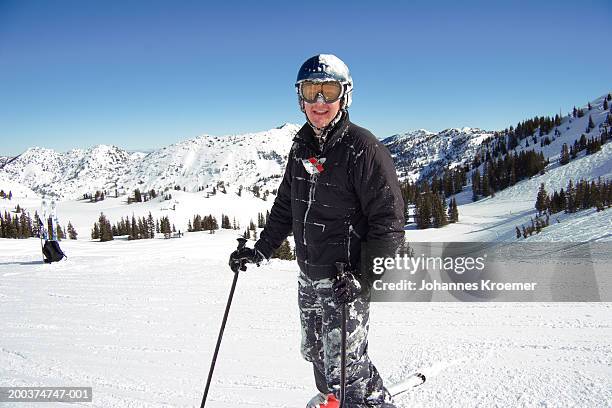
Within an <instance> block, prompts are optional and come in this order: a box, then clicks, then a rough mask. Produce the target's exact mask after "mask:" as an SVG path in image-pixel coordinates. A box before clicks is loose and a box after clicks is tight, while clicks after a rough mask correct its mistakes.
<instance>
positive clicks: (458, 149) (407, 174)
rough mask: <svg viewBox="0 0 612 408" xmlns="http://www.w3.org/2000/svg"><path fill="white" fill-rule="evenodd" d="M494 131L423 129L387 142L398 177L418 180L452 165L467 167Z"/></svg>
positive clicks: (467, 128)
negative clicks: (483, 142)
mask: <svg viewBox="0 0 612 408" xmlns="http://www.w3.org/2000/svg"><path fill="white" fill-rule="evenodd" d="M491 136H493V132H491V131H485V130H481V129H477V128H469V127H464V128H461V129H457V128H452V129H445V130H443V131H441V132H439V133H433V132H429V131H427V130H424V129H419V130H416V131H413V132H408V133H402V134H399V135H394V136H391V137H388V138H386V139H383V143H384V144H385V145H386V146H387V147H388V148H389V151H390V152H391V154H392V155H393V158H394V161H395V165H396V167H397V170H398V176H399V177H400V178H401V179H403V178H408V179H409V180H411V181H416V180H418V179H419V178H421V177H423V178H427V176H429V175H431V174H435V173H436V172H439V171H440V170H441V169H442V168H444V167H446V166H449V167H451V168H452V167H455V166H458V165H463V164H467V163H469V162H470V161H471V159H472V158H473V157H474V156H475V154H476V152H477V151H478V148H479V147H480V144H481V143H482V141H483V140H485V139H487V138H488V137H491Z"/></svg>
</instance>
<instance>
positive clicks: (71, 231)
mask: <svg viewBox="0 0 612 408" xmlns="http://www.w3.org/2000/svg"><path fill="white" fill-rule="evenodd" d="M78 235H79V234H77V232H76V230H75V229H74V227H73V226H72V223H71V222H70V221H68V238H69V239H77V236H78Z"/></svg>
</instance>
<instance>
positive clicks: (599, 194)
mask: <svg viewBox="0 0 612 408" xmlns="http://www.w3.org/2000/svg"><path fill="white" fill-rule="evenodd" d="M610 206H612V181H611V180H608V179H606V180H603V179H602V178H601V177H599V178H598V179H597V181H595V180H591V181H590V182H589V181H588V180H584V179H580V180H579V181H578V182H576V183H575V184H574V182H573V180H571V179H570V181H569V182H568V184H567V188H566V189H565V190H564V189H561V190H560V191H558V192H557V190H555V191H553V193H552V194H548V193H547V191H546V188H545V187H544V183H542V184H541V185H540V189H539V190H538V195H537V197H536V202H535V209H536V210H537V211H538V212H539V213H540V214H544V213H547V214H556V213H558V212H561V211H565V212H566V213H574V212H576V211H580V210H585V209H587V208H596V209H597V211H603V210H605V209H606V208H610Z"/></svg>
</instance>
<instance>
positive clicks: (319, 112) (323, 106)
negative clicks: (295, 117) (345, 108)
mask: <svg viewBox="0 0 612 408" xmlns="http://www.w3.org/2000/svg"><path fill="white" fill-rule="evenodd" d="M304 110H305V111H306V116H308V120H310V123H312V124H313V125H315V126H316V127H318V128H319V129H322V128H324V127H325V126H327V125H329V124H330V123H331V121H332V120H334V118H335V117H336V115H337V114H338V111H339V110H340V100H337V101H336V102H332V103H324V102H319V101H317V102H315V103H308V102H304Z"/></svg>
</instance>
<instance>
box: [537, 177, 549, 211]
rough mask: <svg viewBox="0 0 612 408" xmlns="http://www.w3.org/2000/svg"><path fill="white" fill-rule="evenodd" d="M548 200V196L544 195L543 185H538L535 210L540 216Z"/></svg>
mask: <svg viewBox="0 0 612 408" xmlns="http://www.w3.org/2000/svg"><path fill="white" fill-rule="evenodd" d="M547 198H548V194H547V193H546V189H545V188H544V183H542V184H540V189H539V190H538V197H537V198H536V203H535V209H536V210H537V211H538V213H539V214H542V213H543V212H544V211H545V210H546V209H547V205H546V201H547Z"/></svg>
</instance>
